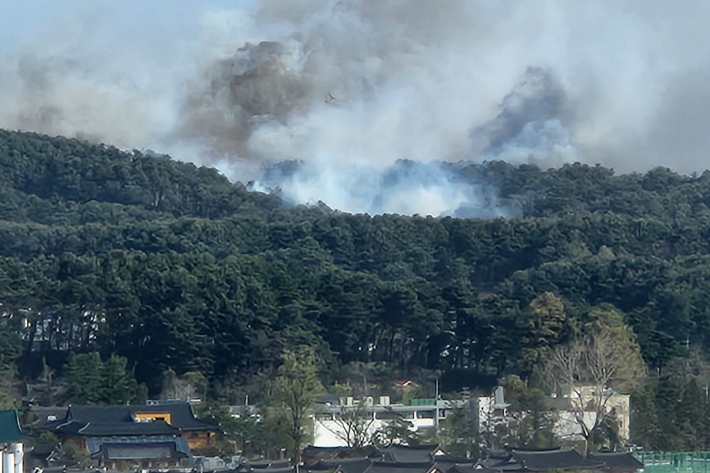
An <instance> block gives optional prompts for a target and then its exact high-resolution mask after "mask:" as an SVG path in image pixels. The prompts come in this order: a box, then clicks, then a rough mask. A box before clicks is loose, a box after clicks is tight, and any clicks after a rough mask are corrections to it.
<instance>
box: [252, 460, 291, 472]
mask: <svg viewBox="0 0 710 473" xmlns="http://www.w3.org/2000/svg"><path fill="white" fill-rule="evenodd" d="M290 465H291V462H290V461H289V460H258V461H253V462H252V461H250V462H249V466H250V467H251V468H253V469H255V470H264V469H266V468H272V469H274V468H286V467H288V466H290Z"/></svg>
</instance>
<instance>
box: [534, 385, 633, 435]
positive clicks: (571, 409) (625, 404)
mask: <svg viewBox="0 0 710 473" xmlns="http://www.w3.org/2000/svg"><path fill="white" fill-rule="evenodd" d="M630 399H631V396H629V395H628V394H620V393H618V392H616V391H614V390H613V389H611V388H604V390H603V391H602V392H601V393H596V388H595V387H594V386H588V385H585V386H576V387H572V388H567V389H564V390H563V391H562V392H561V394H557V395H555V396H551V397H550V398H549V399H548V405H549V406H550V407H551V408H553V409H555V411H556V412H557V414H558V416H559V418H558V420H557V423H556V424H555V436H556V437H557V438H559V439H560V440H570V441H574V440H580V439H582V438H583V436H582V426H581V425H580V424H579V422H578V421H577V418H578V414H579V413H582V418H583V419H584V424H585V425H586V426H587V428H588V429H591V428H592V427H594V424H595V422H596V420H597V412H596V411H597V409H596V407H595V406H598V405H599V403H600V402H601V403H602V404H603V406H604V409H603V412H604V414H612V415H613V416H614V417H615V419H616V421H617V422H618V425H619V435H620V436H621V438H623V439H628V438H629V421H630V415H631V406H630Z"/></svg>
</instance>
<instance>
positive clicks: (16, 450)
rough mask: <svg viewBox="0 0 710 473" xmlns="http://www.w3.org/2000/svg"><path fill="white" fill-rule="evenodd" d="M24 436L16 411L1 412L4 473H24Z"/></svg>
mask: <svg viewBox="0 0 710 473" xmlns="http://www.w3.org/2000/svg"><path fill="white" fill-rule="evenodd" d="M23 439H24V435H23V434H22V430H21V429H20V421H19V419H18V417H17V411H16V410H15V409H7V410H2V411H0V450H1V451H2V461H1V462H0V471H2V472H3V473H23V471H24V445H23V443H22V440H23Z"/></svg>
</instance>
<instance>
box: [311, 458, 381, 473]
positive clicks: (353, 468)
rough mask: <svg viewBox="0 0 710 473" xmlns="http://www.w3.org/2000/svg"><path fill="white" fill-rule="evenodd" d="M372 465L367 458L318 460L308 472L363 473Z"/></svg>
mask: <svg viewBox="0 0 710 473" xmlns="http://www.w3.org/2000/svg"><path fill="white" fill-rule="evenodd" d="M371 465H372V460H370V459H369V458H362V457H361V458H340V459H335V460H320V461H319V462H318V463H316V464H315V465H313V466H311V467H309V468H308V469H309V470H310V471H338V472H342V473H363V472H364V471H365V470H367V469H368V468H369V467H370V466H371Z"/></svg>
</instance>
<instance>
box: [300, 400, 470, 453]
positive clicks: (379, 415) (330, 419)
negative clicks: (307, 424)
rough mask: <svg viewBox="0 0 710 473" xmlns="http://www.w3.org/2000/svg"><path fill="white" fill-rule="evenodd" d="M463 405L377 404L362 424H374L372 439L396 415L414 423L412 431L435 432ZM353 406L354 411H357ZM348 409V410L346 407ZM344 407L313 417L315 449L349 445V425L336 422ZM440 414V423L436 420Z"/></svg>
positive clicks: (456, 402)
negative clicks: (441, 423) (346, 431)
mask: <svg viewBox="0 0 710 473" xmlns="http://www.w3.org/2000/svg"><path fill="white" fill-rule="evenodd" d="M464 404H465V403H464V402H463V401H438V402H437V403H436V404H433V405H421V406H405V405H401V404H392V405H389V404H374V405H371V406H368V407H367V408H366V409H365V410H364V411H363V413H362V414H363V417H366V420H365V419H363V421H362V422H366V423H370V424H369V427H368V429H367V430H368V434H369V435H368V437H371V436H372V435H373V434H374V433H375V432H377V431H378V430H380V429H382V428H383V427H385V426H386V425H387V424H388V423H389V422H391V420H392V419H391V416H392V414H391V413H392V412H394V413H395V414H397V415H400V416H401V417H402V418H403V419H404V420H406V421H408V422H410V423H411V430H412V431H417V430H419V429H432V428H435V427H437V425H438V424H439V421H441V420H443V419H445V418H446V414H447V412H448V411H449V410H451V409H454V408H457V407H462V406H463V405H464ZM355 406H356V404H355V405H353V406H352V407H353V408H356V407H355ZM346 407H348V406H346ZM341 409H343V406H330V407H326V408H325V409H324V411H323V412H319V413H317V414H315V415H314V417H313V437H314V439H313V445H314V446H316V447H345V446H347V442H346V441H345V438H347V436H346V435H345V434H344V429H345V425H344V424H343V423H342V422H338V421H336V420H335V419H336V418H337V417H338V416H339V415H340V413H341ZM437 410H438V416H439V419H438V420H437V419H436V415H437Z"/></svg>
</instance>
